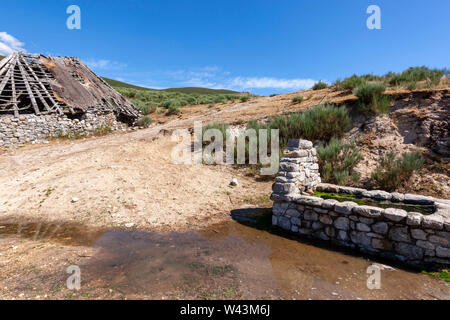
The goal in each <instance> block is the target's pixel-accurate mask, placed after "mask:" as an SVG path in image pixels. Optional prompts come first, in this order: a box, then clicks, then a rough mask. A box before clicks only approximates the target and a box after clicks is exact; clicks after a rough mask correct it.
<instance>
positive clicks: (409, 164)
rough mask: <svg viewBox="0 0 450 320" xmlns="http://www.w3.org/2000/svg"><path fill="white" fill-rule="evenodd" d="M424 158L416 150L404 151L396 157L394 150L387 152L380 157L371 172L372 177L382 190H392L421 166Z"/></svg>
mask: <svg viewBox="0 0 450 320" xmlns="http://www.w3.org/2000/svg"><path fill="white" fill-rule="evenodd" d="M423 164H424V160H423V158H422V156H421V155H420V153H419V152H418V151H416V152H409V153H408V152H404V153H403V154H402V156H401V157H398V158H397V157H396V156H395V153H394V152H389V153H387V154H386V155H385V156H384V157H382V158H381V159H380V162H379V163H378V166H377V167H376V169H375V171H374V172H373V173H372V179H373V180H374V181H375V183H376V184H377V185H378V186H379V187H380V188H382V189H383V190H387V191H393V190H395V189H396V188H398V187H399V186H400V185H401V184H402V183H404V182H406V181H408V180H409V178H410V177H411V175H412V174H413V173H414V172H415V171H417V170H420V169H421V168H422V167H423Z"/></svg>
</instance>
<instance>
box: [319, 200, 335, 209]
mask: <svg viewBox="0 0 450 320" xmlns="http://www.w3.org/2000/svg"><path fill="white" fill-rule="evenodd" d="M338 202H339V201H337V200H335V199H327V200H324V201H323V202H322V207H323V208H325V209H331V210H333V209H334V205H335V204H336V203H338Z"/></svg>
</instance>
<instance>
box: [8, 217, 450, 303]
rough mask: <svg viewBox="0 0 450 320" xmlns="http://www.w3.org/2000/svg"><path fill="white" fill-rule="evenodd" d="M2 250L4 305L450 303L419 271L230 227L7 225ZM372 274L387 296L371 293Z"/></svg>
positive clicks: (445, 287) (443, 289)
mask: <svg viewBox="0 0 450 320" xmlns="http://www.w3.org/2000/svg"><path fill="white" fill-rule="evenodd" d="M0 244H1V245H0V248H1V249H0V268H1V272H0V298H2V299H450V284H449V283H447V282H445V281H443V280H441V279H437V278H433V277H430V276H428V275H424V274H421V273H420V272H419V271H417V270H408V269H405V268H402V267H399V266H393V267H391V266H387V265H385V264H383V262H380V261H372V260H370V259H367V258H364V257H361V256H358V255H355V254H353V253H351V252H345V251H342V250H338V249H337V248H331V247H327V246H325V245H322V244H318V243H314V242H308V241H305V240H302V239H297V238H292V237H289V236H286V235H283V234H279V233H278V232H269V231H265V230H259V229H257V228H255V227H252V226H249V225H244V224H242V223H239V222H237V221H233V220H231V219H230V220H229V221H226V222H223V223H220V224H216V225H213V226H210V227H208V228H206V229H204V230H200V231H188V232H154V231H147V230H125V229H92V228H88V227H86V226H83V225H77V224H73V223H64V222H59V223H51V224H45V223H38V222H34V223H33V222H30V223H27V224H21V225H18V224H8V223H1V222H0ZM372 264H377V265H379V266H380V267H381V288H380V289H375V290H370V289H368V288H367V279H368V277H369V274H368V273H367V268H368V267H369V266H370V265H372ZM70 265H77V266H79V267H80V270H81V289H80V290H78V291H74V290H69V289H67V287H66V280H67V278H68V277H69V276H70V275H69V274H67V272H66V269H67V267H69V266H70Z"/></svg>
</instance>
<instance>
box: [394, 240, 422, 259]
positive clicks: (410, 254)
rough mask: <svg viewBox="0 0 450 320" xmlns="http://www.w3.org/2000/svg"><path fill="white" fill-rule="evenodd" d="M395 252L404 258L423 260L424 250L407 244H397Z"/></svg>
mask: <svg viewBox="0 0 450 320" xmlns="http://www.w3.org/2000/svg"><path fill="white" fill-rule="evenodd" d="M394 247H395V251H397V252H398V253H399V254H401V255H402V256H405V257H407V258H408V259H412V260H421V259H422V258H423V251H424V250H423V249H422V248H419V247H416V246H414V245H411V244H407V243H396V244H395V245H394Z"/></svg>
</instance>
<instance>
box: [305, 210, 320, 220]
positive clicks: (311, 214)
mask: <svg viewBox="0 0 450 320" xmlns="http://www.w3.org/2000/svg"><path fill="white" fill-rule="evenodd" d="M303 219H305V220H309V221H317V220H318V219H319V215H318V214H317V213H316V212H314V211H312V210H306V211H305V212H304V213H303Z"/></svg>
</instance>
